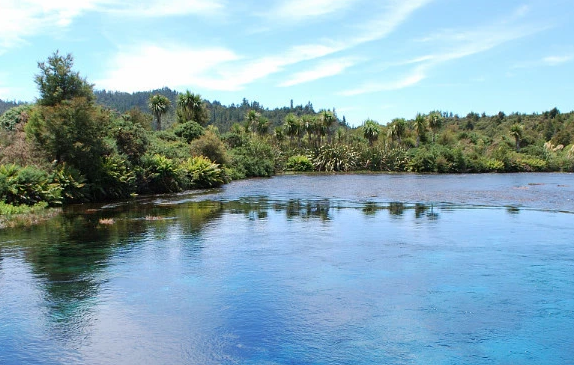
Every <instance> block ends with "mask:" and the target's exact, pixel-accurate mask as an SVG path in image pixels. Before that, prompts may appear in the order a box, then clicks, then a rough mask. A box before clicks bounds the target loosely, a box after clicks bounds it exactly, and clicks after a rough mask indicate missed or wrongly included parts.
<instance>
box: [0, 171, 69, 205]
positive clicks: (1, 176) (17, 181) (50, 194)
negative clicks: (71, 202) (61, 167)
mask: <svg viewBox="0 0 574 365" xmlns="http://www.w3.org/2000/svg"><path fill="white" fill-rule="evenodd" d="M61 191H62V188H61V187H60V186H59V185H58V184H57V183H53V182H52V181H51V179H50V177H49V176H48V173H47V172H45V171H43V170H40V169H38V168H37V167H34V166H26V167H20V166H18V165H13V164H12V165H1V166H0V200H1V201H4V202H5V203H8V204H13V205H21V204H26V205H34V204H36V203H38V202H42V201H44V202H46V203H48V204H50V205H59V204H61V203H62V198H61Z"/></svg>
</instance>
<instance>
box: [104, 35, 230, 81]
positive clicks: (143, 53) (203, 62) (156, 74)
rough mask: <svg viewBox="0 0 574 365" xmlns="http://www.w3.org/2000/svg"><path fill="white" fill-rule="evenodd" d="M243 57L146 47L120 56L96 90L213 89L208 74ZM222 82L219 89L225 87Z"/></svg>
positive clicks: (223, 51)
mask: <svg viewBox="0 0 574 365" xmlns="http://www.w3.org/2000/svg"><path fill="white" fill-rule="evenodd" d="M238 58H239V57H238V56H237V55H236V54H235V53H234V52H233V51H230V50H228V49H225V48H209V49H192V48H189V47H185V46H182V45H172V46H168V47H158V46H155V45H145V46H142V47H138V48H128V49H124V50H122V51H121V52H120V53H119V54H117V55H116V56H115V57H114V58H113V59H112V62H111V64H110V65H109V69H110V70H111V71H110V73H109V74H108V75H107V77H105V78H103V79H100V80H96V81H95V84H96V88H104V89H109V90H121V91H139V90H150V89H153V88H158V87H164V86H170V87H181V86H188V85H196V86H200V87H210V85H209V84H208V83H209V82H211V81H212V80H210V79H208V78H206V76H205V75H209V74H211V73H213V72H214V71H215V70H216V69H217V68H218V67H221V66H222V65H223V64H225V63H227V62H230V61H235V60H237V59H238ZM222 82H224V80H220V85H219V87H222V88H223V87H224V85H223V84H222Z"/></svg>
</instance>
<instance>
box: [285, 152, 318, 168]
mask: <svg viewBox="0 0 574 365" xmlns="http://www.w3.org/2000/svg"><path fill="white" fill-rule="evenodd" d="M287 169H288V170H291V171H312V170H313V164H312V163H311V161H310V160H309V158H308V157H307V156H302V155H296V156H291V157H289V159H288V160H287Z"/></svg>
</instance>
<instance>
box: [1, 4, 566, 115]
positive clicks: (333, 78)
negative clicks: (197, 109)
mask: <svg viewBox="0 0 574 365" xmlns="http://www.w3.org/2000/svg"><path fill="white" fill-rule="evenodd" d="M572 19H574V1H572V0H520V1H519V0H378V1H369V0H290V1H287V0H270V1H261V0H259V1H255V0H244V1H232V0H172V1H169V0H165V1H164V0H137V1H135V0H84V1H82V0H50V1H47V0H0V98H1V99H3V100H25V101H32V100H34V99H35V98H36V97H37V96H38V92H37V88H36V85H35V84H34V82H33V78H34V75H35V74H36V73H37V72H38V68H37V62H38V61H43V60H45V59H46V58H47V57H48V56H49V55H51V54H52V53H53V52H54V51H55V50H59V51H60V52H61V53H63V54H65V53H71V54H72V55H73V56H74V59H75V69H76V70H78V71H80V73H81V75H82V76H84V77H86V78H87V79H88V81H89V82H91V83H94V84H95V88H96V89H106V90H119V91H128V92H133V91H144V90H151V89H154V88H161V87H164V86H167V87H170V88H172V89H175V90H178V91H185V90H186V89H189V90H191V91H192V92H197V93H200V94H201V95H202V96H203V97H204V98H206V99H208V100H218V101H220V102H222V103H223V104H227V105H229V104H231V103H240V102H241V100H242V99H243V98H244V97H245V98H247V99H249V100H256V101H258V102H260V103H261V104H263V105H264V106H265V107H268V108H274V107H281V106H286V105H289V103H290V100H291V99H293V101H294V103H295V104H296V105H297V104H303V105H304V104H306V103H307V102H308V101H311V102H312V103H313V105H314V107H315V109H316V110H318V109H322V108H325V109H332V108H336V112H337V114H338V116H339V117H342V116H343V115H345V117H346V119H347V121H348V122H349V123H350V124H352V125H359V124H361V123H362V122H363V121H364V120H365V119H367V118H371V119H374V120H376V121H378V122H380V123H383V124H385V123H388V122H389V121H390V120H391V119H393V118H396V117H405V118H413V117H414V116H415V114H416V113H417V112H423V113H425V112H429V111H431V110H446V111H452V112H454V113H458V114H460V115H466V114H467V113H468V112H470V111H475V112H478V113H482V112H486V113H487V114H495V113H497V112H498V111H501V110H502V111H504V112H506V113H507V114H508V113H511V112H515V111H519V112H525V113H531V112H535V111H536V112H542V111H545V110H549V109H551V108H553V107H555V106H556V107H558V109H560V110H561V111H563V112H566V111H571V110H573V109H574V107H573V105H574V22H572Z"/></svg>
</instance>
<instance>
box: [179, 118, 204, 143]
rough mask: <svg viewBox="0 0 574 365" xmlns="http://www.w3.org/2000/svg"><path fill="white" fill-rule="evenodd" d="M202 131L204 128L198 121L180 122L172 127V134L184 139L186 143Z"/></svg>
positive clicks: (196, 137) (201, 133)
mask: <svg viewBox="0 0 574 365" xmlns="http://www.w3.org/2000/svg"><path fill="white" fill-rule="evenodd" d="M204 132H205V129H204V128H203V127H202V126H201V125H199V123H196V122H194V121H188V122H185V123H181V124H179V125H178V126H177V127H175V129H174V134H175V135H176V136H178V137H181V138H183V139H185V140H186V141H187V143H191V141H193V140H195V139H198V138H199V137H201V136H202V135H203V133H204Z"/></svg>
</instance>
